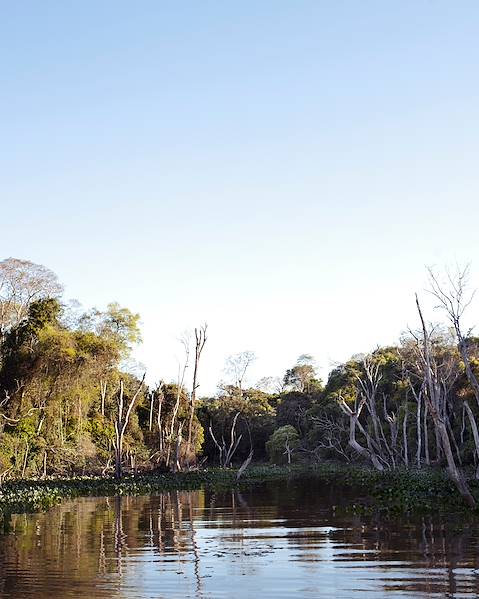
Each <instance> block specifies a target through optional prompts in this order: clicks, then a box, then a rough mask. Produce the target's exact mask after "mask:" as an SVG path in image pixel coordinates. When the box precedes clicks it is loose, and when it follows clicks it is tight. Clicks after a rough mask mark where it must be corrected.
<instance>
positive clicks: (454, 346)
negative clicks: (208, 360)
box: [0, 258, 479, 506]
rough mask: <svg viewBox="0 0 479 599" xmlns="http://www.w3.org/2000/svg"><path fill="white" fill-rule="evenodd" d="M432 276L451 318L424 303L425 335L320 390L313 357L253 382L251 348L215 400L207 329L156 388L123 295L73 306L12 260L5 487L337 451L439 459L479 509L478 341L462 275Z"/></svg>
mask: <svg viewBox="0 0 479 599" xmlns="http://www.w3.org/2000/svg"><path fill="white" fill-rule="evenodd" d="M430 274H431V289H430V291H431V293H432V294H433V296H434V298H435V299H436V301H437V303H438V304H439V306H440V307H441V308H442V310H443V314H444V315H445V317H446V318H445V325H443V326H437V325H436V326H432V325H429V324H428V323H427V321H426V318H425V316H424V314H423V312H422V309H421V306H420V304H419V301H418V300H416V301H417V314H418V319H417V322H418V328H417V331H416V330H411V331H409V332H408V334H406V335H405V336H404V337H403V338H402V339H401V340H400V342H399V343H398V344H397V345H395V346H392V347H385V348H378V349H376V350H375V351H373V352H371V353H369V354H365V355H360V356H355V357H354V358H352V359H351V360H349V361H348V362H346V363H345V364H341V365H338V366H337V367H336V368H334V369H333V370H332V372H331V373H330V375H329V377H328V380H327V381H326V384H325V385H323V384H322V382H321V381H320V380H319V379H318V377H317V373H316V368H315V364H314V360H313V358H312V357H311V356H309V355H303V356H300V357H299V359H298V361H297V363H296V364H295V365H293V366H292V367H291V368H290V369H289V370H288V371H287V372H286V373H285V374H284V375H283V376H281V377H278V378H266V379H262V380H261V381H259V382H258V383H257V384H256V385H255V386H253V387H251V386H249V385H247V384H246V381H247V380H248V373H249V369H250V366H251V364H252V363H253V362H254V360H255V356H254V354H253V353H252V352H243V353H240V354H237V355H235V356H231V357H230V358H228V360H227V364H226V369H225V372H226V375H227V381H226V382H223V383H222V384H221V385H220V386H219V392H218V394H217V395H216V396H215V397H211V398H205V397H198V388H199V380H200V378H201V360H202V355H203V352H204V351H207V347H208V341H207V340H208V328H207V326H206V325H203V326H199V327H198V328H196V329H195V331H194V334H192V335H191V336H189V337H185V338H184V339H183V346H184V359H183V363H182V364H181V367H180V369H179V376H178V380H177V381H174V382H166V381H164V382H160V383H159V384H158V385H157V386H155V387H154V388H149V387H148V386H147V385H146V384H145V381H144V377H142V376H141V375H140V376H138V375H137V374H133V373H132V371H131V369H128V368H127V367H126V365H127V364H128V360H129V358H130V354H131V351H132V349H133V347H134V346H135V345H136V344H137V343H139V342H140V340H141V339H140V331H139V315H138V314H134V313H132V312H130V311H129V310H128V309H126V308H123V307H120V306H119V305H118V304H115V303H112V304H110V305H109V306H108V307H107V309H106V310H105V311H99V310H91V311H88V312H81V311H79V310H78V309H76V310H74V309H72V308H71V307H70V306H69V305H67V304H65V303H63V302H62V288H61V285H60V284H59V282H58V281H57V278H56V276H55V275H54V273H52V272H51V271H50V270H48V269H47V268H45V267H43V266H39V265H36V264H33V263H31V262H28V261H22V260H16V259H12V258H9V259H7V260H4V261H3V262H0V481H3V480H5V479H7V478H20V477H47V476H51V475H63V476H67V475H77V474H82V473H88V474H90V473H97V474H101V473H103V474H112V473H113V472H115V473H116V476H117V477H120V476H121V475H122V473H123V472H124V471H125V470H126V471H136V470H159V471H176V470H179V469H182V470H184V469H189V468H197V467H201V466H202V465H205V464H206V465H213V464H217V465H220V466H223V467H229V466H231V465H233V464H235V465H238V466H242V467H243V468H246V467H247V466H248V464H249V463H250V461H251V460H259V461H263V460H271V461H273V462H276V463H290V462H293V461H299V460H309V461H318V460H327V459H334V460H341V461H345V462H358V463H367V464H370V465H371V466H372V467H374V468H376V469H377V470H393V469H396V468H400V467H407V468H411V467H414V468H421V467H427V466H437V467H444V468H446V469H447V471H448V473H449V475H450V477H451V478H452V480H453V481H454V482H455V484H456V486H457V488H458V490H459V491H460V493H461V494H462V495H463V497H464V498H465V500H466V501H467V502H468V503H469V504H470V505H471V506H472V505H474V504H475V499H474V497H473V495H472V494H471V492H470V489H469V486H468V482H467V481H468V478H470V477H471V475H472V477H476V478H478V477H479V432H478V428H477V420H478V418H479V383H478V380H477V376H478V373H479V340H478V339H476V338H475V337H473V336H472V335H471V334H470V333H469V332H467V331H466V332H465V331H464V330H463V324H462V319H463V315H464V312H465V310H466V309H467V307H468V305H469V303H470V299H471V297H470V296H468V295H467V285H466V283H467V271H464V272H458V273H456V274H455V275H454V276H449V277H448V279H447V281H446V285H445V286H443V285H441V284H440V282H439V281H438V279H437V278H436V277H435V276H434V275H433V274H432V273H430ZM187 372H188V373H191V376H190V377H189V379H188V381H187V380H186V373H187ZM471 473H472V474H471Z"/></svg>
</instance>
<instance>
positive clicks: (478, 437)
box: [464, 400, 479, 478]
mask: <svg viewBox="0 0 479 599" xmlns="http://www.w3.org/2000/svg"><path fill="white" fill-rule="evenodd" d="M464 408H465V410H466V414H467V417H468V419H469V424H470V425H471V430H472V436H473V438H474V447H475V449H476V457H477V460H478V466H477V469H476V478H479V431H478V430H477V423H476V419H475V418H474V414H473V413H472V410H471V407H470V406H469V403H468V402H467V400H466V401H465V402H464Z"/></svg>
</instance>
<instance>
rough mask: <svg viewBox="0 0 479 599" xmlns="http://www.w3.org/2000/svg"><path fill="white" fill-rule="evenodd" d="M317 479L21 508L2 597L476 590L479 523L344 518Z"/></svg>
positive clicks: (338, 499) (5, 548) (2, 548)
mask: <svg viewBox="0 0 479 599" xmlns="http://www.w3.org/2000/svg"><path fill="white" fill-rule="evenodd" d="M345 500H346V498H345V496H344V493H343V492H342V491H341V490H340V489H334V488H324V486H321V485H318V483H316V482H313V481H309V480H308V481H306V480H303V481H294V482H283V483H276V484H274V485H273V484H265V485H261V486H259V487H256V488H253V489H248V490H246V491H242V492H238V491H235V492H227V493H213V492H210V491H192V492H170V493H165V494H162V495H156V496H144V497H122V498H119V497H117V498H114V497H110V498H106V497H98V498H84V499H77V500H74V501H65V502H63V503H62V504H61V505H59V506H57V507H55V508H53V509H51V510H50V511H48V512H46V513H40V514H29V515H13V516H12V517H11V519H10V522H9V524H8V526H7V527H6V529H5V530H3V531H2V534H1V536H0V597H15V598H16V599H22V598H24V597H35V598H36V599H47V598H48V599H53V598H58V597H62V598H63V597H65V598H67V597H81V598H88V599H92V598H95V597H102V598H103V597H105V598H106V597H108V598H116V597H122V598H127V599H135V598H138V599H140V598H141V599H146V598H152V599H153V598H155V599H160V598H170V597H181V598H187V597H200V598H205V599H207V598H209V597H211V598H214V597H224V598H248V599H255V598H278V597H288V598H291V597H306V598H310V597H324V598H334V599H342V598H345V599H349V598H351V597H354V598H358V599H359V598H374V597H377V598H381V597H391V599H392V598H393V597H396V596H397V597H402V598H404V597H414V598H416V597H417V598H420V597H451V598H452V597H456V598H459V597H479V546H478V531H479V526H478V524H477V523H475V522H474V521H472V520H471V522H468V523H464V522H461V523H459V522H455V521H453V520H452V519H447V518H441V517H439V516H431V517H425V518H412V517H410V518H403V519H397V518H395V519H391V520H388V519H387V518H385V517H379V516H359V515H354V514H351V513H349V514H345V512H344V510H343V509H342V508H341V504H342V503H343V502H344V501H345Z"/></svg>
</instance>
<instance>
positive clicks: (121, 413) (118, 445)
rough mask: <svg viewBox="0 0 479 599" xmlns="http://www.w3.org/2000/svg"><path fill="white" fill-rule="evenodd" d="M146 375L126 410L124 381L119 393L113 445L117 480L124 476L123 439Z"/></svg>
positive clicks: (121, 383) (121, 382)
mask: <svg viewBox="0 0 479 599" xmlns="http://www.w3.org/2000/svg"><path fill="white" fill-rule="evenodd" d="M145 376H146V375H145V374H144V375H143V378H142V379H141V382H140V384H139V385H138V388H137V389H136V391H135V393H134V394H133V396H132V398H131V399H130V403H129V404H128V407H127V409H126V410H124V383H123V380H121V381H120V390H119V393H118V403H117V405H118V411H117V416H116V419H115V440H114V443H113V446H114V449H115V477H116V479H117V480H120V479H121V476H122V459H123V438H124V436H125V431H126V428H127V426H128V422H129V420H130V415H131V412H132V410H133V406H134V405H135V402H136V400H137V398H138V395H139V394H140V391H141V388H142V386H143V383H144V382H145Z"/></svg>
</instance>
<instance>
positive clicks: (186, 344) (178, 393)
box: [166, 336, 190, 467]
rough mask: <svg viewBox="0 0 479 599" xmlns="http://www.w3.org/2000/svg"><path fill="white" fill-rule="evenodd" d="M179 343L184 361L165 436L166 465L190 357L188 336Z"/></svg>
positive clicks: (180, 368) (167, 464)
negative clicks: (183, 352)
mask: <svg viewBox="0 0 479 599" xmlns="http://www.w3.org/2000/svg"><path fill="white" fill-rule="evenodd" d="M181 343H182V345H183V348H184V350H185V361H184V364H183V367H181V365H178V382H177V386H176V401H175V405H174V408H173V413H172V415H171V423H170V430H169V433H168V438H167V448H166V466H167V467H168V466H169V465H170V461H171V451H172V443H173V439H174V438H175V426H176V418H177V416H178V410H179V408H180V401H181V392H182V390H183V386H184V382H185V375H186V370H187V368H188V365H189V359H190V340H189V337H187V336H184V337H183V338H182V339H181Z"/></svg>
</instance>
